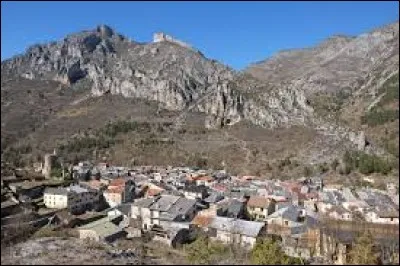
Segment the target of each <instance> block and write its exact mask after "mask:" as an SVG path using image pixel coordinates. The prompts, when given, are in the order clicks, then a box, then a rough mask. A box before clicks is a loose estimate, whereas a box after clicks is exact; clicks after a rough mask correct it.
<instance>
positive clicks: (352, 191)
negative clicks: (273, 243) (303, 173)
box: [1, 153, 399, 264]
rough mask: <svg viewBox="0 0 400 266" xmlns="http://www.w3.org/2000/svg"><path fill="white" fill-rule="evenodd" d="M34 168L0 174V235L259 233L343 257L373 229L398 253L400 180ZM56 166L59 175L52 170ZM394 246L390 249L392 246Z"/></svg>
mask: <svg viewBox="0 0 400 266" xmlns="http://www.w3.org/2000/svg"><path fill="white" fill-rule="evenodd" d="M44 161H45V163H44V165H42V164H41V165H38V166H36V167H37V169H36V172H38V175H37V177H35V178H29V179H27V180H24V181H21V178H18V177H16V176H4V177H2V181H1V182H2V184H1V185H2V203H1V216H2V222H1V225H2V238H6V237H7V236H8V237H11V234H12V233H11V232H13V230H11V229H12V228H14V229H15V230H14V231H18V230H22V229H20V228H23V225H29V226H30V227H33V228H36V229H37V228H42V227H63V228H69V230H74V231H75V232H77V237H79V238H80V239H90V240H93V241H98V242H104V243H113V242H114V241H116V240H118V239H127V240H130V239H140V238H142V237H144V236H149V237H150V238H151V241H157V242H160V243H163V244H164V245H167V246H170V247H171V248H176V247H179V246H182V245H184V244H186V243H190V242H193V241H194V240H195V239H196V238H197V237H198V236H199V235H207V236H208V237H209V238H210V239H211V240H212V241H218V242H220V243H223V244H226V245H229V244H235V245H237V246H240V247H241V248H243V249H246V250H251V249H252V248H253V247H254V246H255V244H256V241H257V240H258V239H260V238H263V237H267V236H270V237H271V236H273V237H275V238H277V239H279V243H280V245H281V247H282V250H283V251H284V252H285V253H286V254H287V255H288V256H291V257H297V258H301V259H302V260H303V261H304V262H307V263H311V264H312V263H313V262H314V263H315V262H317V261H324V262H328V263H333V264H346V263H347V262H348V261H347V259H346V258H347V254H348V252H349V250H350V249H351V246H352V244H353V242H354V238H355V236H356V235H357V233H358V232H363V231H366V230H371V231H372V232H373V233H374V237H376V241H377V243H378V244H377V245H378V246H379V248H380V250H381V253H380V254H381V255H380V256H381V261H382V262H383V263H393V260H396V259H397V261H398V250H399V240H398V235H399V231H398V229H399V228H398V224H399V190H398V185H396V184H394V183H387V184H386V185H387V187H386V190H378V189H374V188H369V187H359V188H353V187H343V186H341V185H338V184H334V185H332V184H325V182H324V177H323V176H313V177H309V178H305V177H299V178H297V179H292V180H286V181H280V180H271V179H270V180H265V179H263V178H261V177H257V176H233V175H230V174H229V173H227V172H226V171H224V170H210V169H199V168H196V167H171V166H168V167H160V166H135V167H129V168H128V167H121V166H114V165H110V164H109V163H106V162H101V163H97V164H93V163H91V162H89V161H84V162H79V163H78V164H77V165H73V166H71V167H70V169H69V170H68V171H65V170H64V169H65V168H61V169H62V170H58V171H54V168H55V165H56V164H57V156H56V155H55V153H54V154H47V155H46V156H45V160H44ZM55 175H56V176H55ZM390 250H395V251H396V254H395V256H393V252H392V251H390Z"/></svg>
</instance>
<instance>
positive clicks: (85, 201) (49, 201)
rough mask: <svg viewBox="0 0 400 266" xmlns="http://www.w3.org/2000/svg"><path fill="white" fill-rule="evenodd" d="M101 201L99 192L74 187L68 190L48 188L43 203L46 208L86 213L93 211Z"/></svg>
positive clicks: (77, 186)
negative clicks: (95, 205) (89, 210)
mask: <svg viewBox="0 0 400 266" xmlns="http://www.w3.org/2000/svg"><path fill="white" fill-rule="evenodd" d="M99 199H100V194H99V193H97V191H92V190H89V189H86V188H83V187H81V186H79V185H73V186H70V187H66V188H46V190H45V191H44V193H43V201H44V204H45V206H46V208H51V209H65V208H68V209H70V210H71V211H73V212H75V211H78V212H80V211H85V210H88V209H92V208H93V206H94V204H96V203H97V202H98V201H99Z"/></svg>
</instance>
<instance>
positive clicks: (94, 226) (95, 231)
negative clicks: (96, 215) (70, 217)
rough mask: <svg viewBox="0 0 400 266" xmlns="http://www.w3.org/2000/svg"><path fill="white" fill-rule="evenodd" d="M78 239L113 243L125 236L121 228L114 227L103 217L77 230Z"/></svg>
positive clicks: (108, 219)
mask: <svg viewBox="0 0 400 266" xmlns="http://www.w3.org/2000/svg"><path fill="white" fill-rule="evenodd" d="M78 232H79V238H80V239H91V240H95V241H106V242H113V241H114V240H116V239H117V238H120V237H123V236H125V235H126V233H125V232H124V230H123V229H122V228H121V227H118V226H117V225H115V224H114V223H113V222H112V220H110V218H109V217H105V218H102V219H99V220H97V221H94V222H92V223H89V224H86V225H83V226H81V227H79V228H78Z"/></svg>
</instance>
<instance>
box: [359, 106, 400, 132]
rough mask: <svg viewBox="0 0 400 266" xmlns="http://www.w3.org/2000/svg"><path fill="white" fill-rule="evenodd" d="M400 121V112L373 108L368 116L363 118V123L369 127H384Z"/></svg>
mask: <svg viewBox="0 0 400 266" xmlns="http://www.w3.org/2000/svg"><path fill="white" fill-rule="evenodd" d="M396 119H399V110H379V109H377V108H372V109H371V110H370V111H369V112H368V113H367V114H366V115H364V116H362V117H361V123H362V124H367V125H369V126H372V127H374V126H377V125H382V124H385V123H387V122H393V121H395V120H396Z"/></svg>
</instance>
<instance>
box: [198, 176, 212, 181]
mask: <svg viewBox="0 0 400 266" xmlns="http://www.w3.org/2000/svg"><path fill="white" fill-rule="evenodd" d="M195 180H200V181H213V180H214V178H212V177H211V176H199V177H196V178H195Z"/></svg>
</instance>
